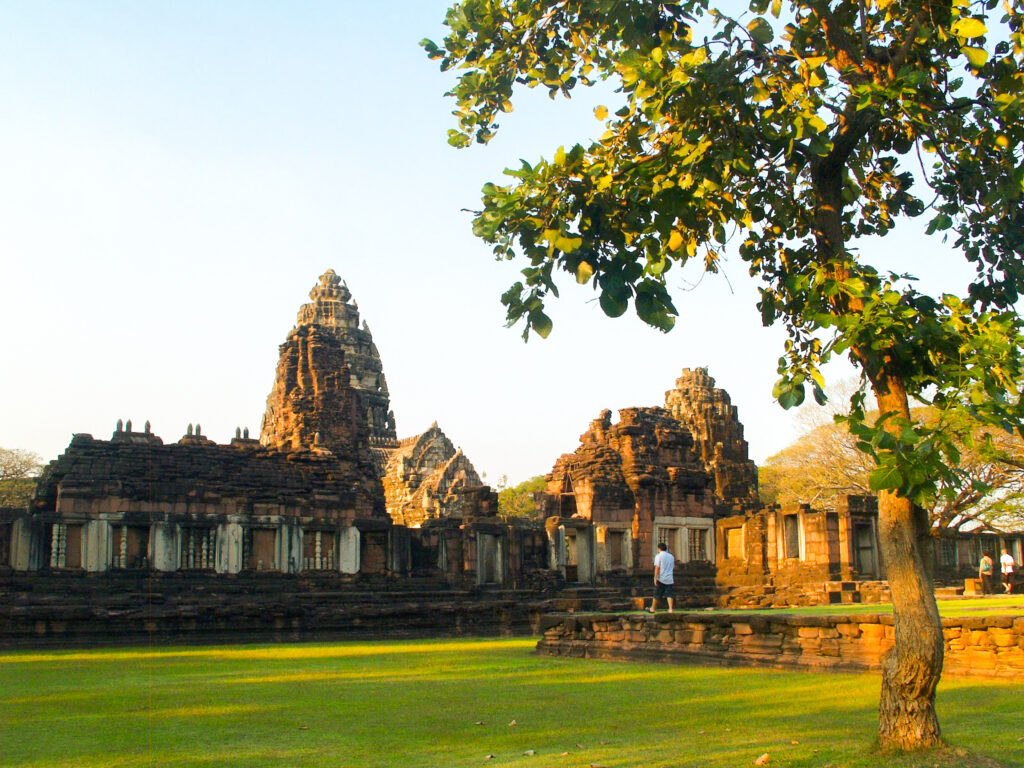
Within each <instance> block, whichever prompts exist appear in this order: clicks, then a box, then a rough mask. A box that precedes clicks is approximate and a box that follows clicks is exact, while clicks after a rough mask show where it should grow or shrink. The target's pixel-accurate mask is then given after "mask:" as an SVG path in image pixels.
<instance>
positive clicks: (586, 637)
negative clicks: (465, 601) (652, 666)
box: [537, 613, 1024, 681]
mask: <svg viewBox="0 0 1024 768" xmlns="http://www.w3.org/2000/svg"><path fill="white" fill-rule="evenodd" d="M540 629H541V631H542V632H543V637H542V639H541V641H540V642H539V643H538V644H537V652H538V653H540V654H545V655H550V656H574V657H581V658H594V659H613V660H619V661H668V662H684V663H687V662H688V663H703V664H715V665H737V666H758V667H774V668H784V669H807V670H814V671H831V670H838V671H844V670H845V671H866V670H878V669H881V659H882V655H883V654H884V653H885V652H886V651H888V650H889V649H890V648H891V647H892V644H893V627H892V616H891V615H888V614H858V615H848V616H799V615H795V614H772V615H765V614H743V613H729V614H718V613H674V614H668V613H663V614H657V615H656V616H648V615H642V614H640V615H638V614H624V615H608V614H574V615H548V616H544V617H543V618H542V619H541V622H540ZM942 632H943V636H944V638H945V659H946V660H945V666H944V674H952V675H972V676H973V675H977V676H984V677H1001V678H1008V679H1015V680H1022V681H1024V616H985V617H968V618H946V619H943V620H942Z"/></svg>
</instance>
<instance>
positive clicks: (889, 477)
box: [868, 464, 903, 493]
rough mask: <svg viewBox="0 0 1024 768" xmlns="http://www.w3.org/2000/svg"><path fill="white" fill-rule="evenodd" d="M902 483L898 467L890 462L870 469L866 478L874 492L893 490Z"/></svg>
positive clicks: (901, 475)
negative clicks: (870, 471)
mask: <svg viewBox="0 0 1024 768" xmlns="http://www.w3.org/2000/svg"><path fill="white" fill-rule="evenodd" d="M901 485H903V474H902V473H901V472H900V470H899V467H896V466H895V465H892V464H887V465H885V466H882V467H879V468H878V469H876V470H874V471H872V473H871V475H870V477H869V478H868V486H869V487H870V488H871V490H872V491H875V492H876V493H877V492H878V491H894V490H896V489H897V488H899V487H900V486H901Z"/></svg>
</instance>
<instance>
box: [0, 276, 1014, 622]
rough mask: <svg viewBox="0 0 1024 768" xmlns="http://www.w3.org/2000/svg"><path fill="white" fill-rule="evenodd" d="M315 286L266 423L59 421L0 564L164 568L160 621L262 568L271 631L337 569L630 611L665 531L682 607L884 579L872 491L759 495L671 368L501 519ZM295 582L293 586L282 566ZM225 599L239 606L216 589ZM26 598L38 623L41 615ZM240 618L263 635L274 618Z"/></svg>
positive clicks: (453, 605)
mask: <svg viewBox="0 0 1024 768" xmlns="http://www.w3.org/2000/svg"><path fill="white" fill-rule="evenodd" d="M310 299H311V301H310V302H309V303H307V304H305V305H303V306H302V307H301V308H300V310H299V312H298V316H297V320H296V324H295V327H294V328H292V330H291V331H290V332H289V333H288V335H287V337H286V339H285V341H284V343H283V344H281V345H280V356H279V361H278V365H277V370H276V374H275V377H274V382H273V386H272V388H271V392H270V395H269V397H268V398H267V407H266V412H265V414H264V417H263V424H262V428H261V430H260V437H259V440H254V439H250V438H249V434H248V430H245V431H244V432H243V431H242V430H238V431H237V432H236V436H235V438H234V439H233V440H231V441H230V442H229V443H228V444H226V445H222V444H217V443H215V442H213V441H211V440H209V439H208V438H207V437H205V436H204V435H202V431H201V427H199V426H198V425H196V426H195V428H194V429H193V426H192V425H189V427H188V429H187V431H186V433H185V434H184V435H183V436H182V437H181V438H179V439H178V440H177V441H175V442H170V443H164V442H163V440H162V439H161V438H160V437H158V436H156V435H155V434H153V433H152V432H151V429H150V426H149V424H148V423H147V424H146V425H145V428H144V429H143V431H141V432H139V431H134V430H133V429H132V425H131V422H130V421H129V422H127V423H125V424H122V423H121V422H118V424H117V427H116V429H115V431H114V433H113V434H112V435H111V437H110V439H109V440H99V439H94V438H93V437H92V436H90V435H85V434H78V435H75V436H74V437H73V439H72V441H71V443H70V445H69V446H68V447H67V449H66V450H65V452H64V453H63V454H62V455H61V456H60V457H58V458H57V459H56V460H54V461H52V462H51V463H50V464H49V466H48V467H46V469H45V470H44V472H43V474H42V476H41V477H40V480H39V484H38V491H37V495H36V498H35V501H34V503H33V505H32V507H31V508H30V509H28V510H16V509H6V510H0V576H3V574H5V573H6V574H9V575H10V576H9V577H8V578H14V576H13V575H14V574H21V573H24V574H27V575H28V576H26V578H28V577H31V576H32V575H33V574H34V575H35V578H37V579H42V578H43V577H46V578H57V577H58V576H60V577H61V578H65V577H71V576H74V574H76V573H78V574H93V575H100V574H103V575H106V577H108V578H114V577H120V576H123V577H124V578H132V577H133V575H136V574H139V575H146V577H147V579H148V581H147V587H146V589H147V590H148V591H147V594H150V595H151V597H150V603H152V590H153V589H154V588H155V587H154V585H155V584H158V583H159V584H171V583H172V582H170V581H162V582H155V581H154V580H153V579H154V577H156V576H161V577H162V578H164V579H165V580H166V579H168V578H171V577H173V578H175V579H179V581H174V582H173V583H174V584H177V585H178V586H176V587H175V588H174V589H175V590H177V592H175V593H174V594H176V595H178V597H174V596H173V595H168V596H165V598H162V599H164V600H165V602H166V604H167V605H177V603H175V600H179V599H180V600H185V602H186V603H187V604H188V606H189V607H187V608H181V609H180V610H179V609H176V608H175V609H171V608H168V610H167V616H166V617H165V619H166V621H167V622H169V626H170V625H173V626H174V627H180V622H181V615H182V614H181V611H185V612H186V614H188V615H192V614H193V613H194V612H195V611H199V612H200V613H202V609H201V608H199V607H197V606H196V605H194V604H193V603H188V600H193V599H198V598H195V597H194V596H195V594H198V593H196V592H195V588H196V585H206V586H203V587H202V590H224V589H226V588H227V587H226V582H224V581H223V579H225V578H228V577H231V578H236V579H237V578H242V577H245V578H255V577H256V576H257V575H259V576H260V577H261V578H260V579H259V580H257V581H248V582H245V586H244V588H243V587H238V589H239V590H240V594H244V595H245V597H244V598H239V599H243V601H244V600H254V599H256V598H255V597H254V595H257V594H262V595H274V596H277V597H279V598H280V599H281V601H283V602H282V603H280V604H278V606H277V608H276V609H275V610H276V611H277V613H274V614H272V615H273V616H277V617H278V618H273V619H272V621H273V622H275V623H274V627H275V628H278V627H279V626H281V622H282V621H284V620H283V619H281V618H280V615H281V614H284V615H289V616H292V614H293V613H294V612H298V613H297V614H295V615H294V616H292V618H291V619H289V621H290V622H291V623H287V622H285V625H287V626H292V627H300V625H301V627H308V626H316V627H320V628H323V627H324V626H325V625H326V624H328V623H330V621H334V622H335V623H334V624H332V625H331V626H336V627H338V628H339V630H338V631H341V629H340V628H344V627H350V626H353V624H352V621H355V619H353V618H352V616H353V614H352V613H350V612H348V611H349V609H348V608H345V609H344V610H342V609H340V608H339V609H338V611H339V612H336V614H334V619H331V620H330V621H329V620H328V619H325V618H324V617H323V616H320V615H319V614H317V616H318V618H311V614H309V612H308V611H310V610H312V608H309V606H311V605H313V603H311V602H310V597H311V596H315V595H316V594H321V592H320V591H318V590H323V589H328V590H330V589H334V590H337V589H338V588H339V587H340V586H343V587H344V589H346V590H347V592H345V594H346V595H349V598H350V599H351V600H355V601H356V602H357V603H358V604H359V605H361V606H364V607H365V606H366V605H367V604H369V603H373V601H374V600H376V599H378V597H377V595H376V593H373V594H370V593H367V592H365V591H360V589H365V586H366V585H370V584H375V585H377V590H378V591H379V589H381V588H384V589H387V590H402V589H409V590H413V593H414V594H415V595H417V597H416V598H415V600H418V601H419V603H418V604H419V605H420V606H421V607H420V608H419V609H417V610H418V613H415V612H414V613H415V617H414V618H410V616H409V615H404V614H403V616H404V618H402V619H401V621H399V620H398V619H394V621H397V622H398V625H399V626H402V627H406V628H408V627H410V626H414V625H415V626H419V624H416V622H420V623H422V624H423V626H434V625H435V624H436V622H437V621H439V620H441V619H439V617H440V616H442V615H443V616H447V617H448V618H449V619H450V621H451V622H453V624H452V625H451V626H470V625H471V623H472V621H477V620H479V618H480V616H481V615H484V614H481V613H480V611H481V610H483V609H481V608H480V607H479V606H480V605H481V603H480V600H481V599H482V598H481V595H482V594H485V593H486V590H492V591H493V590H498V591H497V592H493V593H492V594H493V597H492V598H491V602H489V603H487V606H488V608H487V609H486V615H488V616H492V619H489V620H493V621H499V619H498V618H494V617H503V618H500V621H501V622H504V624H502V626H507V625H508V622H510V621H513V622H514V621H516V620H518V619H514V618H510V617H513V616H520V618H521V615H522V612H523V611H524V610H533V609H531V608H529V606H531V605H536V603H535V601H536V600H538V599H540V598H541V597H544V596H546V598H545V599H551V598H552V596H556V597H555V599H557V600H561V601H562V602H561V603H558V605H561V606H563V607H565V606H572V605H577V606H581V605H583V603H581V602H580V601H581V600H583V599H584V596H586V595H590V596H591V597H590V598H587V599H591V600H596V601H597V602H596V603H593V605H597V606H603V607H604V608H613V607H616V606H619V607H622V606H628V605H631V604H633V605H635V602H631V601H635V600H636V598H637V596H639V595H647V594H648V593H649V590H650V579H651V573H652V557H653V554H654V552H655V549H656V546H657V544H658V542H666V543H667V544H668V545H669V549H670V550H671V551H672V552H674V553H675V555H676V558H677V560H678V562H679V568H678V571H677V596H678V598H679V600H680V603H681V604H683V605H694V606H706V605H715V604H717V605H724V606H733V607H738V606H769V605H793V604H810V603H821V602H827V601H856V600H879V599H882V598H883V597H884V596H885V592H884V583H883V582H882V581H881V580H882V579H884V575H885V563H884V562H882V560H881V557H880V554H879V547H878V524H877V512H876V509H875V505H874V499H871V498H865V497H850V498H848V499H846V500H845V501H844V502H843V503H842V504H840V505H839V507H838V508H837V509H835V510H829V511H824V512H823V511H818V510H815V509H813V508H811V507H809V506H807V505H800V506H796V507H793V508H781V509H780V508H778V507H774V506H768V507H763V506H762V505H761V504H760V502H759V500H758V490H757V468H756V466H755V465H754V463H753V462H752V461H751V460H750V459H749V457H748V450H747V443H746V440H745V439H744V435H743V426H742V424H741V423H740V421H739V414H738V413H737V409H736V408H735V406H733V405H732V404H731V402H730V399H729V396H728V394H727V393H726V392H724V391H723V390H721V389H718V388H717V387H716V386H715V381H714V379H713V378H711V376H710V375H709V374H708V371H707V370H706V369H703V368H696V369H692V370H691V369H683V371H682V373H681V375H680V377H679V378H678V379H677V380H676V382H675V387H674V388H672V389H670V390H669V391H667V392H666V394H665V403H664V406H663V407H633V408H623V409H621V410H620V411H619V412H618V419H617V420H613V418H612V414H611V412H610V411H607V410H606V411H603V412H602V413H601V414H600V415H599V416H598V417H597V418H596V419H595V420H594V421H592V422H591V423H590V426H589V428H588V429H587V430H586V432H584V433H583V435H581V437H580V444H579V446H578V447H577V448H576V450H575V451H574V452H573V453H567V454H565V455H563V456H561V457H560V458H558V459H557V460H556V461H555V463H554V466H553V468H552V470H551V472H550V473H549V474H548V476H547V480H546V486H545V489H544V491H543V493H542V494H539V497H538V506H539V508H540V510H541V519H540V520H525V519H518V518H509V519H506V518H503V517H502V516H501V515H500V514H499V510H498V503H497V494H496V493H495V492H494V491H493V490H492V489H490V488H489V487H488V486H486V485H485V484H484V483H483V481H482V480H481V478H480V476H479V475H478V474H477V472H476V470H475V469H474V468H473V465H472V463H471V462H470V460H469V459H468V457H466V456H465V454H463V452H462V451H461V449H459V448H457V447H456V446H455V445H454V444H453V443H452V441H451V440H450V439H449V438H448V437H447V436H446V435H445V434H444V433H443V432H442V430H441V429H440V428H439V427H438V426H437V424H436V423H435V424H433V425H431V427H430V428H429V429H428V430H427V431H425V432H423V433H422V434H419V435H414V436H412V437H407V438H404V439H399V438H398V437H397V435H398V431H397V428H396V424H395V417H394V412H393V411H392V410H391V403H390V394H389V392H388V387H387V382H386V379H385V376H384V367H383V363H382V361H381V357H380V354H379V353H378V350H377V347H376V345H375V343H374V341H373V337H372V335H371V333H370V330H369V327H368V326H367V325H366V323H362V324H360V317H359V310H358V307H357V305H356V304H355V302H354V301H352V296H351V293H350V291H349V290H348V288H347V286H346V285H345V284H344V283H343V282H342V281H341V280H340V278H339V277H338V276H337V275H336V274H335V273H334V272H333V271H330V270H328V271H327V272H326V273H324V274H323V275H322V276H321V277H320V279H319V282H318V283H317V285H316V286H314V288H313V289H312V291H311V292H310ZM961 539H962V540H961ZM961 539H956V540H950V541H946V540H941V541H937V543H936V556H937V562H938V563H939V565H940V567H941V568H944V569H945V571H944V572H945V573H947V574H948V575H950V576H955V575H957V574H959V575H960V576H961V577H962V576H963V575H964V573H965V572H966V571H970V570H973V565H974V563H975V562H976V561H977V556H978V554H979V551H980V546H981V544H980V543H979V541H978V540H977V539H978V537H974V538H973V539H971V538H970V537H961ZM1022 541H1024V537H1021V536H1016V537H1003V538H1001V539H1000V540H998V541H992V542H990V543H988V544H987V545H986V546H987V548H989V549H994V548H996V547H1002V546H1004V545H1005V546H1009V547H1010V548H1011V551H1013V552H1014V554H1015V556H1016V557H1017V558H1018V561H1019V560H1020V555H1021V546H1022ZM119 575H120V576H119ZM288 577H291V578H293V579H295V578H298V579H301V581H298V582H296V581H290V582H289V581H281V580H280V579H285V578H288ZM275 578H276V579H278V581H274V579H275ZM211 579H212V581H210V580H211ZM268 579H270V581H268ZM311 579H312V581H311ZM324 579H326V580H327V581H323V580H324ZM18 583H22V582H18ZM45 583H49V582H39V583H38V584H36V583H34V582H27V583H25V586H24V588H23V591H22V592H19V593H18V594H19V595H21V597H20V598H19V599H24V600H29V601H30V602H31V600H30V598H29V597H26V595H32V594H35V595H37V596H39V595H43V594H44V593H45ZM53 583H54V584H55V585H56V584H57V583H58V582H53ZM59 584H60V585H61V586H59V587H58V586H55V587H54V589H56V590H59V591H61V593H62V595H63V596H62V597H61V598H60V599H64V600H67V601H70V602H74V600H75V598H74V594H76V592H75V590H76V589H78V588H79V587H78V586H74V588H71V587H68V584H69V583H68V582H65V581H61V582H59ZM70 584H72V585H77V584H78V583H77V582H70ZM111 585H112V586H109V592H110V595H108V597H107V598H104V599H110V600H115V599H116V600H123V599H124V598H123V597H120V595H122V594H123V593H124V589H123V588H121V587H118V586H117V585H116V584H115V583H113V582H111ZM360 585H364V586H363V587H361V586H360ZM403 585H405V586H403ZM0 587H2V583H0ZM288 590H307V592H310V590H311V592H310V593H309V594H306V593H303V594H301V595H298V594H293V593H292V592H289V591H288ZM431 590H433V591H431ZM452 590H462V591H461V592H453V591H452ZM466 590H470V591H468V592H467V591H466ZM474 590H475V591H474ZM480 590H485V592H480ZM567 590H568V591H567ZM586 590H590V591H589V592H587V591H586ZM129 593H131V590H129ZM332 594H337V593H336V592H332ZM425 595H426V596H425ZM453 595H457V599H456V598H455V597H453ZM282 596H287V597H286V598H285V597H282ZM40 599H43V598H42V597H40ZM60 599H57V598H52V599H51V603H53V604H54V605H56V604H58V603H59V602H60ZM92 599H93V600H94V601H96V600H99V598H95V597H94V598H92ZM54 600H56V602H53V601H54ZM453 600H455V602H452V601H453ZM531 601H534V602H531ZM566 601H568V602H566ZM623 601H625V602H623ZM16 603H17V601H16V600H15V601H13V602H12V605H13V604H16ZM44 603H45V600H44ZM51 603H46V605H50V604H51ZM183 604H184V603H183ZM219 605H221V608H220V609H218V610H223V611H225V612H227V613H228V614H229V615H230V616H234V617H236V618H237V610H238V608H237V606H235V605H234V603H232V602H231V601H230V600H227V598H225V602H223V603H222V604H219ZM544 605H547V606H548V607H550V604H549V603H545V604H544ZM32 606H35V604H34V603H32ZM303 606H306V607H303ZM442 606H446V607H445V608H444V610H442ZM474 606H476V607H474ZM72 607H73V606H72ZM321 608H322V606H321ZM10 610H11V611H15V613H11V614H10V615H8V616H4V615H2V613H3V612H2V611H0V623H3V622H4V621H6V622H7V624H6V626H8V627H9V628H10V631H11V632H15V633H17V632H23V633H26V634H27V635H33V636H38V635H39V634H40V633H43V634H44V635H45V634H46V633H49V632H54V631H56V630H55V629H54V627H67V626H70V625H69V624H68V621H69V619H68V615H71V614H73V615H77V614H74V610H72V609H71V608H69V609H68V610H69V611H70V614H61V615H60V616H59V617H58V618H54V616H53V615H51V614H50V613H47V611H50V609H49V608H46V607H45V605H42V604H40V605H39V606H35V607H33V608H31V609H29V608H26V609H25V610H24V611H22V612H21V613H17V610H21V609H20V608H17V606H15V608H12V609H10ZM54 610H56V609H54ZM149 610H151V606H150V609H149ZM210 610H212V609H210ZM381 610H383V609H381ZM388 610H389V611H390V612H389V613H387V615H388V616H395V615H397V614H395V613H394V609H393V608H391V609H388ZM33 611H36V613H35V614H33ZM517 611H518V612H519V613H517ZM33 615H36V616H38V615H42V616H44V618H46V621H44V622H43V623H42V624H39V623H38V622H37V623H35V624H33V623H32V622H31V621H30V619H29V618H26V617H30V616H33ZM147 615H150V614H147ZM217 615H218V616H220V614H217ZM374 615H375V616H377V618H376V619H374V621H376V622H378V625H379V622H380V621H382V619H381V618H380V615H381V614H379V613H378V614H374ZM246 616H250V617H252V616H262V614H260V613H259V612H258V611H257V612H252V611H250V612H249V613H247V614H246ZM19 617H21V618H19ZM473 617H475V618H473ZM150 618H152V616H151V615H150ZM58 619H59V620H58ZM233 620H234V619H232V620H231V621H233ZM251 620H252V621H253V622H255V626H260V627H263V628H264V629H266V622H267V621H271V619H267V618H266V617H263V618H252V619H251ZM445 620H448V619H445ZM83 621H85V619H83ZM210 621H211V622H213V623H216V622H221V624H218V625H217V626H221V625H222V624H223V626H225V627H228V626H234V625H232V624H231V621H229V620H227V619H224V618H223V617H220V618H217V619H216V621H214V620H213V619H210ZM19 622H22V623H19ZM47 622H49V623H47ZM261 622H262V623H261ZM357 624H358V622H357ZM146 626H160V627H164V625H162V624H152V623H151V624H150V625H146ZM19 627H20V629H19ZM40 627H42V629H40ZM161 631H163V630H161ZM0 634H2V632H0ZM0 642H2V638H0Z"/></svg>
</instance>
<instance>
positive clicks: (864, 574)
mask: <svg viewBox="0 0 1024 768" xmlns="http://www.w3.org/2000/svg"><path fill="white" fill-rule="evenodd" d="M853 567H854V568H856V569H857V573H859V574H860V576H861V578H877V577H878V553H877V550H876V549H875V529H874V526H872V525H871V523H870V522H868V521H863V522H858V521H854V523H853Z"/></svg>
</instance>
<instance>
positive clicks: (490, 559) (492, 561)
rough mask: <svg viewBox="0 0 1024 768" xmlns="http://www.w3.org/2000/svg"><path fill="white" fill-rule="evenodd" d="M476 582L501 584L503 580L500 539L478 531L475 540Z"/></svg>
mask: <svg viewBox="0 0 1024 768" xmlns="http://www.w3.org/2000/svg"><path fill="white" fill-rule="evenodd" d="M476 546H477V582H478V583H479V584H501V583H502V581H503V580H504V579H503V578H502V577H503V575H504V569H503V568H502V562H503V559H502V550H503V549H504V548H503V547H502V540H501V537H500V536H495V535H494V534H490V533H478V534H477V540H476Z"/></svg>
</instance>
